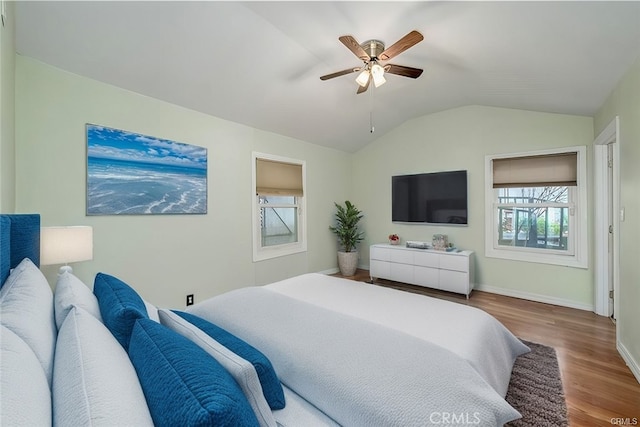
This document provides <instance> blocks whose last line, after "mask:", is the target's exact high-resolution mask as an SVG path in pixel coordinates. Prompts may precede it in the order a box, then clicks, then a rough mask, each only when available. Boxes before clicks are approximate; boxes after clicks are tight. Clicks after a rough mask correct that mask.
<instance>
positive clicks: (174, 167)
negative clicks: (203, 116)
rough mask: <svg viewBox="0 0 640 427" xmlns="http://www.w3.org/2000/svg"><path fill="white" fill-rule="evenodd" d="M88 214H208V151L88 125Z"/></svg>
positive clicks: (194, 146)
mask: <svg viewBox="0 0 640 427" xmlns="http://www.w3.org/2000/svg"><path fill="white" fill-rule="evenodd" d="M86 132H87V215H150V214H206V213H207V149H206V148H203V147H198V146H196V145H190V144H184V143H181V142H175V141H170V140H166V139H161V138H156V137H152V136H146V135H140V134H137V133H133V132H127V131H123V130H118V129H112V128H108V127H105V126H98V125H93V124H87V125H86Z"/></svg>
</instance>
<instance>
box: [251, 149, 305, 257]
mask: <svg viewBox="0 0 640 427" xmlns="http://www.w3.org/2000/svg"><path fill="white" fill-rule="evenodd" d="M252 159H253V171H254V174H253V175H254V217H253V218H254V233H253V235H254V261H260V260H263V259H269V258H273V257H277V256H283V255H288V254H292V253H296V252H302V251H305V250H306V238H305V235H306V227H305V224H306V221H305V209H304V203H305V199H304V183H305V162H304V161H301V160H295V159H288V158H285V157H281V156H274V155H268V154H261V153H253V156H252Z"/></svg>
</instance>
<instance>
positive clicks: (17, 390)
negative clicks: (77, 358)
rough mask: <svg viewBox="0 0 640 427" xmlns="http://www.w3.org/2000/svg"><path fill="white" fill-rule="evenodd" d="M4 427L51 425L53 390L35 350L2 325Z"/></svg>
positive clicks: (1, 417) (0, 378)
mask: <svg viewBox="0 0 640 427" xmlns="http://www.w3.org/2000/svg"><path fill="white" fill-rule="evenodd" d="M0 372H1V373H2V374H1V375H0V397H2V404H1V406H2V408H1V410H0V425H2V426H45V425H51V391H50V390H49V383H48V382H47V377H45V375H44V371H43V370H42V367H41V365H40V361H39V360H38V358H37V357H36V355H35V354H34V353H33V350H31V348H29V346H28V345H27V344H26V343H25V342H24V341H23V340H22V339H21V338H20V337H19V336H17V335H16V334H14V333H13V332H12V331H11V330H10V329H7V328H5V327H4V326H0Z"/></svg>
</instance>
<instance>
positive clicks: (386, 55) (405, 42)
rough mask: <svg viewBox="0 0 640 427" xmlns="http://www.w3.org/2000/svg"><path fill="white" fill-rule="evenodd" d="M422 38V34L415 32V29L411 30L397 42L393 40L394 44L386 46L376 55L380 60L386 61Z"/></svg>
mask: <svg viewBox="0 0 640 427" xmlns="http://www.w3.org/2000/svg"><path fill="white" fill-rule="evenodd" d="M422 40H424V37H423V36H422V34H420V33H419V32H417V31H416V30H413V31H411V32H410V33H409V34H407V35H406V36H404V37H403V38H401V39H400V40H398V41H397V42H395V43H394V44H392V45H391V46H389V47H388V48H386V49H385V50H384V51H383V52H382V53H381V54H380V55H379V56H378V59H380V60H381V61H387V60H389V59H391V58H393V57H394V56H398V55H399V54H401V53H402V52H404V51H405V50H407V49H409V48H410V47H412V46H413V45H415V44H417V43H420V42H421V41H422Z"/></svg>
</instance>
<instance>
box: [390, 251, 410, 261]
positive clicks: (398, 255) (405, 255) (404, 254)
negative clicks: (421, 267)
mask: <svg viewBox="0 0 640 427" xmlns="http://www.w3.org/2000/svg"><path fill="white" fill-rule="evenodd" d="M413 253H414V252H413V251H408V250H405V249H398V250H395V251H394V250H392V251H391V262H397V263H399V264H413Z"/></svg>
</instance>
